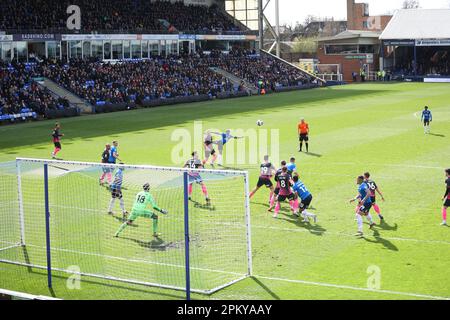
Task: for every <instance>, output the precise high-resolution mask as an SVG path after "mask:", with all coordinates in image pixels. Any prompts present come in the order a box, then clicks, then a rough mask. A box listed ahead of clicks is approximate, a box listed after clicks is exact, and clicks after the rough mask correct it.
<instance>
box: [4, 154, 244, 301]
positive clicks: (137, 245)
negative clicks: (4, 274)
mask: <svg viewBox="0 0 450 320" xmlns="http://www.w3.org/2000/svg"><path fill="white" fill-rule="evenodd" d="M119 169H120V171H122V188H121V193H122V199H123V204H124V207H125V209H126V211H128V212H129V215H128V217H130V214H131V213H132V212H131V211H132V210H131V209H132V206H133V203H134V201H135V198H136V195H137V193H139V192H141V191H143V185H144V184H146V183H149V184H150V193H151V195H152V196H153V198H154V200H155V202H156V204H157V206H159V208H161V209H165V210H167V211H168V214H162V213H160V212H158V211H157V210H155V209H152V208H148V209H150V210H151V211H152V212H153V213H155V214H157V216H158V219H157V221H158V223H157V225H156V227H157V232H158V233H161V235H160V236H159V237H154V234H153V232H154V231H155V229H154V227H155V225H154V223H155V222H154V221H155V219H153V218H151V217H138V218H136V219H135V220H134V222H133V223H132V224H131V225H126V227H125V229H123V231H122V232H121V233H120V235H119V237H115V234H116V232H117V231H118V230H119V228H120V227H121V226H123V224H124V222H125V221H126V220H124V217H123V214H122V209H121V205H120V202H121V201H120V199H119V198H120V196H119V195H118V194H117V192H116V194H115V196H116V197H117V198H116V199H115V203H113V205H114V206H113V209H112V212H113V213H114V214H113V215H111V214H109V211H110V210H109V208H110V205H111V199H112V192H111V188H110V187H109V186H106V185H107V184H106V185H103V186H102V185H100V183H99V177H100V176H102V175H103V173H104V172H106V173H107V174H106V175H105V176H106V177H105V181H107V180H108V173H111V176H112V179H111V182H112V183H114V179H115V176H116V177H118V176H119V175H118V174H117V172H118V171H119ZM194 171H195V170H189V171H188V170H187V169H179V168H162V167H151V166H129V165H102V164H95V163H82V162H67V161H50V160H38V159H17V160H16V162H10V163H4V164H0V221H2V223H1V224H0V262H3V263H12V264H17V265H23V266H28V267H35V268H42V269H47V270H48V272H49V273H50V274H51V271H58V272H67V273H79V274H80V275H82V276H87V277H96V278H104V279H108V280H116V281H121V282H128V283H134V284H143V285H149V286H156V287H161V288H167V289H174V290H186V289H187V288H188V287H189V286H190V291H192V292H196V293H201V294H212V293H214V292H216V291H218V290H220V289H222V288H225V287H226V286H229V285H231V284H233V283H235V282H237V281H240V280H242V279H244V278H246V277H248V276H250V275H251V244H250V220H249V206H248V173H247V172H241V171H220V170H200V171H198V172H195V173H198V174H199V175H200V177H201V179H202V181H203V183H204V186H205V188H203V187H202V185H201V184H200V183H199V182H200V181H199V180H198V179H196V180H195V181H193V180H192V179H190V178H189V175H188V173H190V174H192V173H193V172H194ZM190 182H193V183H192V184H191V186H192V188H191V187H189V183H190ZM190 189H192V190H190ZM190 191H192V194H190V195H189V192H190ZM205 192H207V195H208V197H209V198H210V201H209V202H207V201H206V196H205ZM188 196H190V197H191V198H190V200H189V201H188ZM46 208H48V209H46ZM186 227H188V228H189V233H188V234H186V233H185V232H186V230H187V229H186ZM187 239H188V241H186V240H187ZM73 270H78V271H73ZM187 280H188V281H187Z"/></svg>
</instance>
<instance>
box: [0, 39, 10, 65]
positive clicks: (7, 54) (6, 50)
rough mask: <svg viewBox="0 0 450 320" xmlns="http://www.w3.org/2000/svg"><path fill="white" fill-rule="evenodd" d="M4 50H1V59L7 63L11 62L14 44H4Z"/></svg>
mask: <svg viewBox="0 0 450 320" xmlns="http://www.w3.org/2000/svg"><path fill="white" fill-rule="evenodd" d="M1 46H2V50H1V56H0V57H1V59H2V60H5V61H11V53H12V50H11V48H12V43H11V42H4V43H3V44H1Z"/></svg>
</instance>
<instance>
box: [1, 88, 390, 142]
mask: <svg viewBox="0 0 450 320" xmlns="http://www.w3.org/2000/svg"><path fill="white" fill-rule="evenodd" d="M383 92H385V90H367V89H340V90H330V91H328V92H327V93H326V94H324V91H323V90H322V89H313V90H308V91H298V92H289V93H280V94H276V95H272V96H266V97H259V96H258V97H255V96H254V97H246V98H238V99H234V100H233V101H232V103H230V101H222V100H215V101H208V102H203V103H192V104H180V105H172V106H162V107H156V108H151V109H150V108H149V109H138V110H133V111H126V112H125V111H124V112H117V114H115V113H114V114H111V113H106V114H96V115H88V116H81V117H75V118H66V119H63V120H62V121H61V122H62V132H63V133H64V134H65V139H71V140H72V139H77V140H78V139H82V140H83V141H92V138H96V137H102V136H109V137H111V138H114V137H116V138H119V139H120V136H121V134H125V133H128V132H142V131H144V130H150V129H158V130H163V129H162V128H164V127H168V126H181V125H184V124H186V123H191V122H193V121H194V120H198V119H203V120H211V119H217V118H220V117H227V116H230V117H232V116H236V115H238V114H241V113H244V112H258V111H262V110H273V109H274V108H284V107H287V106H291V105H295V106H296V109H297V110H298V109H300V108H302V107H305V106H310V104H311V103H317V104H318V105H323V103H324V102H325V101H328V100H335V99H350V98H367V96H369V95H378V94H380V93H383ZM193 110H194V111H193ZM119 119H120V123H121V125H117V121H118V120H119ZM53 124H54V120H48V121H41V122H33V123H29V124H16V125H14V126H10V127H7V128H6V129H8V131H9V130H15V129H13V128H17V131H16V132H14V133H15V134H4V135H1V136H0V145H1V146H2V148H5V149H8V148H19V147H22V146H29V145H34V144H41V143H46V142H48V140H49V130H50V129H51V127H52V126H53ZM28 128H29V129H30V130H27V129H28ZM49 128H50V129H49ZM31 129H32V130H31ZM68 142H71V141H70V140H68ZM63 145H64V140H63Z"/></svg>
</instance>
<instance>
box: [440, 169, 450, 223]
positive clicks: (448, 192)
mask: <svg viewBox="0 0 450 320" xmlns="http://www.w3.org/2000/svg"><path fill="white" fill-rule="evenodd" d="M445 176H446V177H447V180H445V183H446V184H447V188H446V189H445V194H444V197H443V198H442V201H444V205H443V206H442V223H441V226H446V225H447V208H448V207H450V169H447V170H445Z"/></svg>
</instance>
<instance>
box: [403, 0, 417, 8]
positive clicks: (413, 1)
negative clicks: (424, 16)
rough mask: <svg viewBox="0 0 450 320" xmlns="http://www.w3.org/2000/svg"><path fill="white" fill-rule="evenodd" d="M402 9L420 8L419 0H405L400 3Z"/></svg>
mask: <svg viewBox="0 0 450 320" xmlns="http://www.w3.org/2000/svg"><path fill="white" fill-rule="evenodd" d="M402 8H403V9H417V8H420V2H419V0H405V1H403V5H402Z"/></svg>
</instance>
